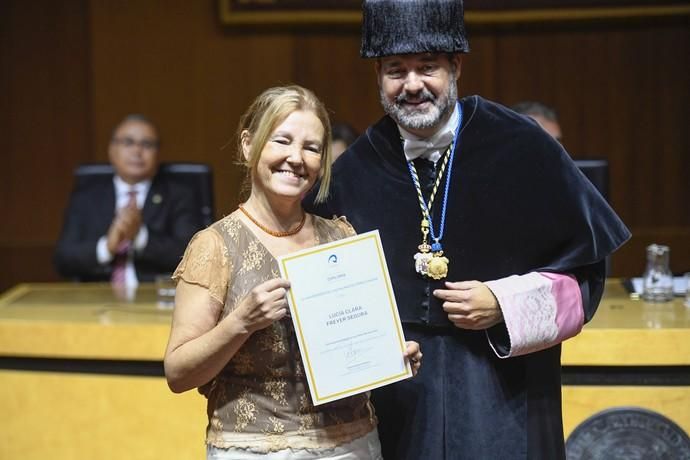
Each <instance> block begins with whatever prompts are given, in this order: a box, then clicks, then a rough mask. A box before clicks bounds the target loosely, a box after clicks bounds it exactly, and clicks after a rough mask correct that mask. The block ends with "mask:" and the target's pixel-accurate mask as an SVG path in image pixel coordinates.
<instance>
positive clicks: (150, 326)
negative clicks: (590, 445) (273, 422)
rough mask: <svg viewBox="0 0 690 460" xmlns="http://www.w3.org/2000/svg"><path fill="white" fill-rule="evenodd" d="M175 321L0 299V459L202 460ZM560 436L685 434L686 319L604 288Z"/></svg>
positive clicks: (49, 295)
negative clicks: (630, 414) (629, 418)
mask: <svg viewBox="0 0 690 460" xmlns="http://www.w3.org/2000/svg"><path fill="white" fill-rule="evenodd" d="M170 317H171V313H170V311H169V310H162V309H160V308H158V307H157V305H156V299H155V291H154V288H153V286H152V285H146V284H144V285H142V286H141V287H140V288H139V289H138V290H137V292H136V297H135V298H133V299H132V300H122V299H119V298H117V297H116V296H115V295H114V293H113V291H112V290H111V288H110V286H109V285H108V284H24V285H19V286H17V287H15V288H13V289H11V290H10V291H8V292H6V293H5V294H4V295H2V296H1V297H0V386H1V387H2V389H3V391H2V392H0V395H1V396H0V413H2V414H3V429H2V430H0V433H2V434H0V458H1V459H5V458H7V459H13V458H22V459H28V460H31V459H44V458H50V459H54V460H61V459H82V458H98V459H118V460H119V459H124V458H127V459H160V458H165V459H192V458H203V457H204V442H203V439H204V428H205V425H206V415H205V400H204V398H203V397H201V396H200V395H198V394H197V393H196V392H194V391H190V392H187V393H184V394H182V395H175V394H173V393H171V392H170V391H169V390H168V388H167V386H166V384H165V379H164V377H163V368H162V358H163V353H164V349H165V345H166V343H167V339H168V333H169V328H170ZM562 361H563V365H564V367H563V382H564V386H563V402H564V408H563V411H564V428H565V432H566V435H567V434H569V433H570V432H571V431H572V430H573V429H574V428H575V427H576V426H577V425H578V424H579V423H581V422H582V421H583V420H585V419H586V418H588V417H589V416H591V415H593V414H594V413H596V412H598V411H600V410H602V409H605V408H609V407H613V406H641V407H646V408H649V409H652V410H655V411H657V412H660V413H661V414H663V415H665V416H666V417H669V418H670V419H672V420H673V421H675V423H677V424H678V425H680V426H681V427H683V428H684V429H685V430H686V431H690V371H689V370H690V308H686V307H684V306H683V305H682V303H681V300H680V299H677V300H674V301H673V302H672V303H666V304H649V303H645V302H643V301H640V300H632V299H630V297H629V295H628V294H627V292H626V291H625V290H624V289H623V288H622V286H621V284H620V282H618V281H617V280H610V281H609V282H608V283H607V287H606V293H605V296H604V299H603V300H602V303H601V305H600V307H599V311H598V312H597V315H596V316H595V318H594V320H593V321H592V322H591V323H590V324H588V325H587V326H586V327H585V329H584V330H583V332H582V333H581V334H580V335H579V336H577V337H575V338H574V339H571V340H569V341H568V342H566V343H565V344H564V346H563V357H562Z"/></svg>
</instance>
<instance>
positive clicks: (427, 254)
mask: <svg viewBox="0 0 690 460" xmlns="http://www.w3.org/2000/svg"><path fill="white" fill-rule="evenodd" d="M421 229H422V244H420V245H419V246H417V249H419V252H417V253H416V254H415V255H414V268H415V270H416V271H417V273H419V274H420V275H422V276H427V275H428V273H429V261H430V260H431V259H432V257H433V254H432V253H431V246H430V245H429V243H428V240H427V237H428V235H429V220H428V219H427V218H426V217H424V218H422V224H421Z"/></svg>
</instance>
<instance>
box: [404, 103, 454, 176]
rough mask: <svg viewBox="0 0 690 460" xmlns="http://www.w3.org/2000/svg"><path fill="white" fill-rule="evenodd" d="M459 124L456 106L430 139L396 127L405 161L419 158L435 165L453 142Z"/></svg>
mask: <svg viewBox="0 0 690 460" xmlns="http://www.w3.org/2000/svg"><path fill="white" fill-rule="evenodd" d="M459 122H460V114H459V113H458V106H457V104H456V105H455V107H454V108H453V113H452V114H451V115H450V118H449V119H448V121H447V122H446V123H445V124H444V125H443V126H441V127H440V128H439V129H438V131H436V133H434V134H433V135H432V136H431V137H427V138H425V139H422V138H420V137H417V136H415V135H414V134H412V133H411V132H409V131H407V130H405V129H404V128H402V127H401V126H400V125H398V130H399V131H400V135H401V136H402V138H403V150H404V152H405V158H406V159H407V161H412V160H414V159H415V158H418V157H421V158H424V159H425V160H429V161H432V162H434V163H436V162H437V161H438V160H439V158H441V156H442V155H443V153H444V152H445V151H446V149H447V148H448V146H449V145H450V144H451V143H452V142H453V136H455V130H456V129H457V127H458V123H459Z"/></svg>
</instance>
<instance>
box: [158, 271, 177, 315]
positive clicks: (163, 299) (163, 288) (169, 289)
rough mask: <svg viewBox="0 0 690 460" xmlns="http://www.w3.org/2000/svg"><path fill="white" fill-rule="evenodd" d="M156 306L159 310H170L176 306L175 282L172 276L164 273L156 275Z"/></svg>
mask: <svg viewBox="0 0 690 460" xmlns="http://www.w3.org/2000/svg"><path fill="white" fill-rule="evenodd" d="M154 281H155V284H156V305H157V306H158V308H162V309H170V308H173V306H174V305H175V282H174V281H173V279H172V274H170V273H162V274H160V275H156V277H155V279H154Z"/></svg>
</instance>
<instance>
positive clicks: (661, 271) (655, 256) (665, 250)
mask: <svg viewBox="0 0 690 460" xmlns="http://www.w3.org/2000/svg"><path fill="white" fill-rule="evenodd" d="M670 255H671V250H670V249H669V247H668V246H663V245H660V244H650V245H649V246H647V268H646V269H645V271H644V275H643V277H642V298H643V299H644V300H646V301H648V302H668V301H670V300H672V299H673V274H672V273H671V268H670V266H669V259H670Z"/></svg>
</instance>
